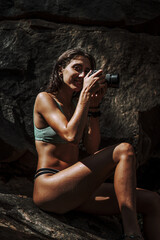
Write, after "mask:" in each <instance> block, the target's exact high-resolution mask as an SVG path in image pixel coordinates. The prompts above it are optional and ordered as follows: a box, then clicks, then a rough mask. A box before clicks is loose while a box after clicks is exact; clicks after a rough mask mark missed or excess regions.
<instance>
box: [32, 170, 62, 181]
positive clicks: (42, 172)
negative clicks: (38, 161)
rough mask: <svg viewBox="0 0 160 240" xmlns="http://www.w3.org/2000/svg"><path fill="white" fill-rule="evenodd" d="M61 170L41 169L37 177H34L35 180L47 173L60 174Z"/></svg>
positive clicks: (36, 174) (37, 172)
mask: <svg viewBox="0 0 160 240" xmlns="http://www.w3.org/2000/svg"><path fill="white" fill-rule="evenodd" d="M58 172H59V170H57V169H53V168H40V169H38V170H37V171H36V173H35V175H34V179H35V178H37V177H38V176H40V175H42V174H45V173H53V174H55V173H58Z"/></svg>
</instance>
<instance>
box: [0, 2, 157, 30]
mask: <svg viewBox="0 0 160 240" xmlns="http://www.w3.org/2000/svg"><path fill="white" fill-rule="evenodd" d="M0 17H1V19H6V18H8V19H20V18H32V17H34V18H41V19H46V20H50V21H57V22H68V23H80V24H85V25H86V24H87V25H95V24H96V25H101V26H102V25H103V26H109V27H116V26H118V27H127V28H128V29H129V30H131V31H136V32H137V31H139V32H140V31H145V32H150V33H154V34H158V33H159V27H158V26H159V22H160V2H159V0H154V1H153V0H144V1H138V0H134V1H126V0H123V1H122V0H119V1H111V0H103V1H102V0H94V1H92V0H88V1H85V0H81V1H78V0H77V1H73V0H65V1H64V0H57V1H52V0H48V1H43V0H34V1H24V0H17V1H13V0H1V3H0Z"/></svg>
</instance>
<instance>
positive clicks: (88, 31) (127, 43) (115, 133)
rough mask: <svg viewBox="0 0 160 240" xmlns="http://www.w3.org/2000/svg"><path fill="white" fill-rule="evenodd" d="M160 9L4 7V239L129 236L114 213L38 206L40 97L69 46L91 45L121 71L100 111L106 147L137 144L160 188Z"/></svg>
mask: <svg viewBox="0 0 160 240" xmlns="http://www.w3.org/2000/svg"><path fill="white" fill-rule="evenodd" d="M86 4H87V6H86ZM159 13H160V1H159V0H154V1H150V0H144V1H138V0H135V1H126V0H123V1H110V0H107V1H106V0H105V1H99V0H95V1H91V0H88V1H87V2H86V1H83V0H81V1H71V0H67V1H63V0H57V1H51V0H48V1H43V0H38V1H37V0H35V1H24V0H17V1H13V0H1V1H0V43H1V45H0V49H1V50H0V174H1V177H0V192H1V193H0V208H1V215H0V237H1V239H2V240H6V239H11V238H12V239H13V240H14V239H25V240H28V239H34V240H36V239H44V240H45V239H62V240H63V239H110V240H112V239H115V238H116V237H117V236H119V234H120V232H121V230H120V224H119V221H118V220H117V218H116V217H113V218H104V217H98V218H97V217H96V218H95V217H91V216H87V215H83V214H80V213H76V214H74V213H70V214H68V215H66V216H64V217H62V216H56V215H50V214H47V213H44V212H42V211H40V210H39V209H37V208H36V207H35V206H34V205H33V203H32V200H31V197H32V188H33V175H34V172H35V168H36V163H37V156H36V151H35V147H34V138H33V118H32V113H33V106H34V100H35V97H36V95H37V93H38V92H39V91H41V90H42V89H43V88H45V86H46V85H47V83H48V80H49V75H50V73H51V71H52V66H53V64H54V62H55V60H56V58H57V57H58V56H59V55H60V54H61V53H62V52H63V51H65V50H66V49H69V48H73V47H82V48H84V49H86V50H87V51H88V52H90V53H92V54H93V55H94V56H95V58H96V60H97V68H100V67H102V68H103V69H104V70H105V72H106V73H119V74H120V88H119V89H111V88H110V89H108V92H107V94H106V96H105V97H104V100H103V103H102V105H101V110H102V113H103V114H102V116H101V132H102V144H101V145H102V146H106V144H107V145H108V144H113V143H117V142H121V141H128V142H130V143H132V144H133V146H134V147H135V150H136V153H137V164H138V165H142V164H144V163H145V166H146V168H139V169H140V171H139V172H140V178H138V179H139V181H140V183H141V184H142V187H143V184H144V185H145V186H147V187H148V188H150V189H152V188H156V190H158V189H160V182H159V167H160V164H159V163H160V161H159V159H160V150H159V149H160V137H159V134H157V133H158V132H159V130H160V121H159V119H160V78H159V75H160V36H159V35H160V28H159V23H160V14H159ZM151 164H152V166H151ZM145 169H147V170H145ZM144 171H145V172H144ZM145 176H146V177H145ZM148 178H149V179H152V180H153V178H154V179H155V181H156V182H155V183H154V186H153V185H147V183H146V182H148ZM144 179H146V180H147V181H146V182H145V183H144ZM149 184H151V181H149ZM24 186H25V187H24ZM158 191H159V190H158ZM7 193H8V194H7ZM66 236H67V237H66Z"/></svg>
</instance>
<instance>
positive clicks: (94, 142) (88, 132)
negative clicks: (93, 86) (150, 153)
mask: <svg viewBox="0 0 160 240" xmlns="http://www.w3.org/2000/svg"><path fill="white" fill-rule="evenodd" d="M105 93H106V86H105V87H104V88H101V89H100V90H99V91H98V92H97V93H96V94H93V95H92V97H91V101H90V108H89V114H88V115H89V116H88V123H87V126H86V128H85V133H84V139H83V143H84V146H85V148H86V151H87V152H88V153H89V154H93V153H95V152H96V151H98V149H99V145H100V141H101V134H100V126H99V117H100V115H101V113H100V107H99V104H100V103H101V101H102V98H103V96H104V94H105Z"/></svg>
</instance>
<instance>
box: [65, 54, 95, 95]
mask: <svg viewBox="0 0 160 240" xmlns="http://www.w3.org/2000/svg"><path fill="white" fill-rule="evenodd" d="M90 70H91V63H90V61H89V59H88V58H86V57H83V56H78V57H76V58H75V59H72V60H71V61H70V63H69V64H68V65H67V66H66V67H65V68H63V69H62V73H63V81H64V83H65V84H66V85H67V86H69V87H70V88H71V89H72V90H73V91H76V92H78V91H80V90H81V89H82V86H83V79H84V77H85V76H86V74H87V73H88V72H89V71H90Z"/></svg>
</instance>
